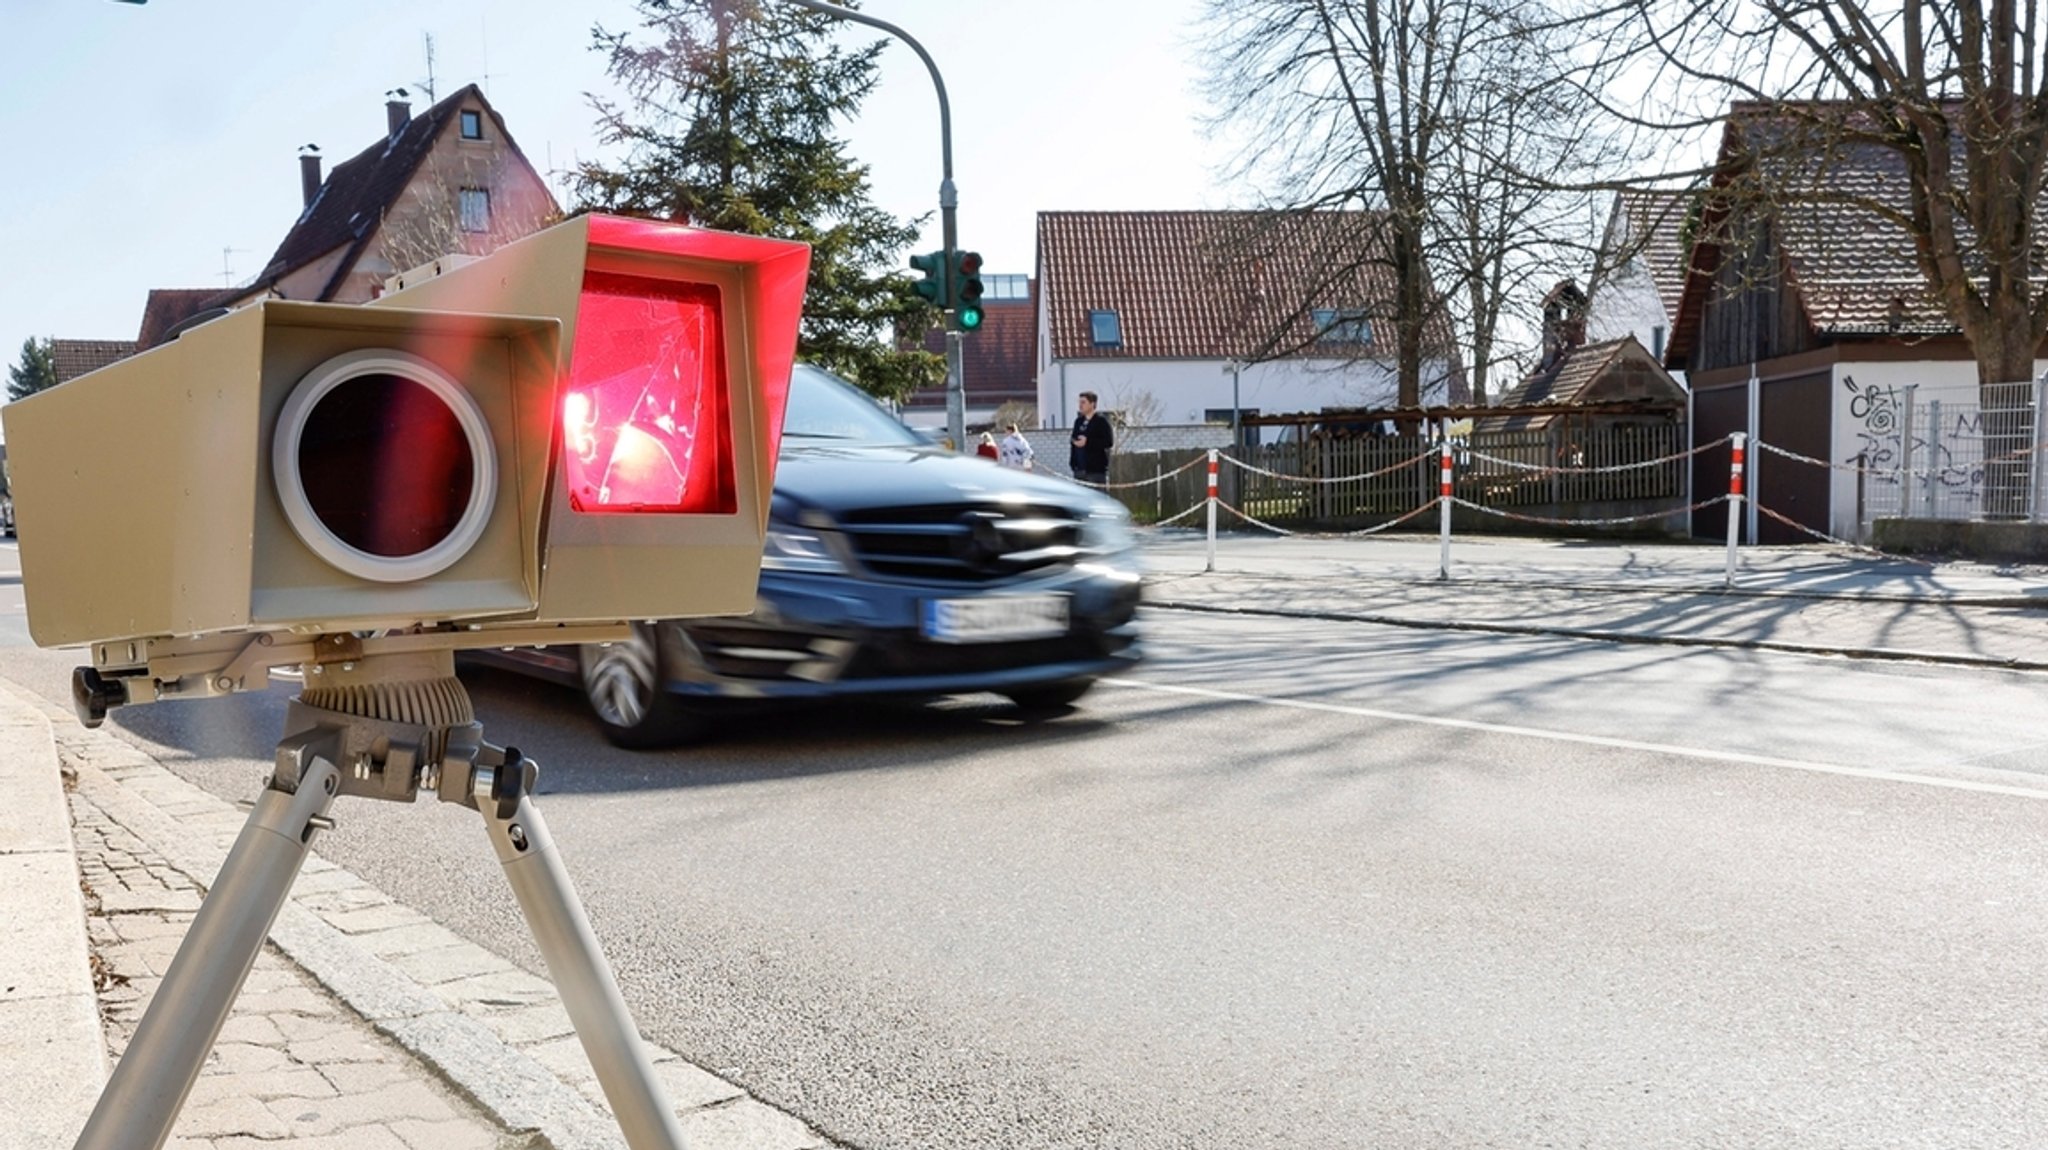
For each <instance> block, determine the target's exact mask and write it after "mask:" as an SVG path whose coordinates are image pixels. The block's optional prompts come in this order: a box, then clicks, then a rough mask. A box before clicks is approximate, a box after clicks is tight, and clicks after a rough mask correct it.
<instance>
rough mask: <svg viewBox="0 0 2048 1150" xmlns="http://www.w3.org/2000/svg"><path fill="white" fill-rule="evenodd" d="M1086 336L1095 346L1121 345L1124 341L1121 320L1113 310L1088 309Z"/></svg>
mask: <svg viewBox="0 0 2048 1150" xmlns="http://www.w3.org/2000/svg"><path fill="white" fill-rule="evenodd" d="M1088 338H1089V340H1090V341H1091V342H1093V343H1094V344H1095V346H1096V347H1122V346H1123V342H1124V325H1123V321H1122V320H1121V319H1119V318H1118V317H1117V314H1116V313H1115V312H1113V311H1090V312H1089V313H1088Z"/></svg>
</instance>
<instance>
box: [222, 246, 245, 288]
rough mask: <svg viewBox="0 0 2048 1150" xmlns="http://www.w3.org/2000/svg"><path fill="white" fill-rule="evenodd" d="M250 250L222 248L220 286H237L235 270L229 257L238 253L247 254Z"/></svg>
mask: <svg viewBox="0 0 2048 1150" xmlns="http://www.w3.org/2000/svg"><path fill="white" fill-rule="evenodd" d="M248 250H249V249H248V248H222V249H221V250H220V286H222V287H224V288H231V287H233V286H235V269H234V266H233V265H232V264H230V263H229V262H228V257H229V256H230V255H232V254H234V253H236V252H247V251H248Z"/></svg>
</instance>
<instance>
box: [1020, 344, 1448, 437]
mask: <svg viewBox="0 0 2048 1150" xmlns="http://www.w3.org/2000/svg"><path fill="white" fill-rule="evenodd" d="M1062 369H1064V370H1062ZM1448 373H1449V365H1448V364H1446V363H1445V362H1443V361H1430V362H1425V363H1424V364H1423V379H1424V380H1431V379H1435V380H1439V381H1441V380H1442V379H1444V377H1445V376H1446V375H1447V374H1448ZM1063 376H1064V379H1063V378H1062V377H1063ZM1396 383H1397V381H1396V379H1395V375H1394V372H1393V370H1392V369H1391V368H1390V367H1388V366H1387V365H1386V364H1383V363H1380V362H1376V361H1372V362H1352V361H1346V360H1289V361H1285V362H1276V363H1260V364H1253V365H1251V366H1249V367H1245V368H1243V369H1241V370H1240V371H1239V373H1238V378H1237V406H1239V407H1241V408H1243V409H1245V410H1247V411H1251V410H1257V411H1258V412H1260V413H1261V414H1264V415H1286V414H1292V413H1295V412H1312V411H1321V410H1322V409H1323V408H1326V407H1392V406H1393V405H1394V403H1395V400H1396V397H1397V391H1396ZM1084 391H1092V392H1094V393H1095V394H1096V395H1098V396H1100V397H1101V403H1102V407H1103V409H1104V410H1108V411H1116V410H1123V409H1127V408H1130V407H1132V406H1133V405H1134V404H1136V403H1138V402H1140V401H1142V400H1143V399H1144V398H1145V397H1146V396H1150V397H1151V398H1152V399H1154V400H1156V401H1157V402H1156V404H1153V405H1152V406H1153V408H1154V410H1153V414H1152V418H1151V420H1150V421H1151V422H1154V423H1200V422H1202V418H1203V415H1204V413H1205V412H1209V411H1228V410H1229V409H1230V407H1231V375H1230V372H1229V371H1227V370H1225V368H1224V362H1223V361H1221V360H1069V361H1067V362H1065V363H1064V364H1061V363H1059V362H1053V363H1051V364H1048V365H1047V367H1046V370H1045V371H1044V373H1043V374H1041V375H1040V376H1039V378H1038V416H1039V423H1040V425H1041V426H1044V427H1065V426H1067V425H1068V424H1070V423H1072V422H1073V418H1074V412H1075V404H1076V402H1077V401H1078V399H1079V396H1080V394H1081V393H1082V392H1084ZM1422 400H1423V402H1424V403H1445V402H1448V400H1449V390H1448V388H1447V386H1446V385H1445V384H1444V383H1442V382H1438V383H1437V384H1436V385H1435V386H1434V387H1431V386H1427V385H1425V387H1424V388H1423V395H1422Z"/></svg>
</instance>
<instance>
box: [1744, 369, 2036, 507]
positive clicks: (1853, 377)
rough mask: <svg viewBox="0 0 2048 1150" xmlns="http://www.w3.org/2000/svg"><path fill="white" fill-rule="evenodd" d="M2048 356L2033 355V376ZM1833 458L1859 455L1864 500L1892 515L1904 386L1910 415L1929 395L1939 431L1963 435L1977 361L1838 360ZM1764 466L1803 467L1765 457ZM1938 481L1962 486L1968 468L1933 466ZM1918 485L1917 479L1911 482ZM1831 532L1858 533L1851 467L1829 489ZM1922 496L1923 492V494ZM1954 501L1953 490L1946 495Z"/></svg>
mask: <svg viewBox="0 0 2048 1150" xmlns="http://www.w3.org/2000/svg"><path fill="white" fill-rule="evenodd" d="M2044 366H2048V360H2036V361H2035V363H2034V373H2035V376H2036V377H2037V378H2038V377H2039V375H2040V374H2041V372H2042V370H2043V368H2044ZM1833 376H1834V387H1833V409H1834V416H1833V422H1834V434H1833V437H1832V442H1833V444H1834V462H1835V463H1838V464H1843V465H1845V466H1853V465H1854V464H1855V463H1856V458H1857V456H1858V455H1859V454H1860V455H1861V456H1862V457H1863V466H1864V467H1865V468H1866V474H1865V476H1864V500H1865V504H1866V506H1868V507H1871V508H1876V509H1878V510H1881V511H1882V512H1884V513H1885V514H1887V515H1889V514H1892V513H1893V511H1894V509H1896V508H1897V507H1898V506H1899V483H1900V479H1901V474H1900V468H1901V467H1902V465H1903V462H1904V459H1903V455H1904V452H1903V449H1902V443H1903V440H1902V435H1903V433H1904V430H1905V403H1906V389H1907V388H1908V387H1911V388H1913V404H1914V406H1915V408H1916V409H1919V411H1918V415H1917V416H1916V419H1919V420H1922V421H1924V418H1925V415H1926V412H1925V408H1926V406H1927V404H1928V403H1929V402H1930V401H1939V402H1940V403H1941V404H1942V406H1943V407H1945V408H1948V409H1949V410H1948V412H1947V413H1944V415H1943V418H1942V424H1943V427H1942V435H1943V437H1944V439H1946V440H1953V439H1954V438H1955V437H1956V436H1958V435H1969V434H1971V432H1972V426H1973V424H1972V422H1971V421H1973V420H1974V419H1975V415H1976V406H1977V403H1978V391H1977V365H1976V363H1975V362H1974V361H1970V360H1944V361H1933V362H1923V363H1842V364H1836V365H1835V367H1834V370H1833ZM1913 440H1914V461H1913V463H1914V469H1915V471H1916V472H1919V473H1920V474H1922V475H1924V474H1925V473H1926V468H1927V465H1928V447H1927V445H1928V441H1929V436H1928V434H1927V429H1926V428H1925V427H1919V426H1916V427H1915V428H1914V432H1913ZM1760 462H1762V463H1763V465H1764V466H1779V467H1785V466H1803V465H1795V464H1792V463H1790V462H1788V461H1786V460H1783V459H1777V458H1773V457H1770V456H1765V457H1764V458H1763V459H1762V460H1761V461H1760ZM1937 475H1938V478H1937V481H1938V482H1943V483H1947V484H1949V485H1951V486H1955V485H1963V486H1965V487H1966V486H1968V485H1969V484H1970V483H1972V482H1973V479H1972V475H1973V471H1972V469H1971V468H1968V467H1959V468H1951V469H1947V470H1946V471H1940V472H1937ZM1915 486H1916V487H1919V484H1917V483H1916V485H1915ZM1829 496H1830V498H1829V508H1830V511H1829V516H1828V522H1829V523H1830V525H1831V526H1830V534H1833V535H1836V536H1838V537H1840V538H1843V539H1855V538H1858V532H1859V531H1860V530H1861V524H1860V523H1858V521H1857V503H1856V473H1855V472H1854V471H1849V470H1841V469H1838V470H1836V471H1835V473H1834V485H1833V488H1832V490H1831V491H1830V493H1829ZM1923 497H1924V494H1923ZM1948 501H1949V502H1950V504H1951V505H1952V504H1953V496H1951V497H1949V500H1948Z"/></svg>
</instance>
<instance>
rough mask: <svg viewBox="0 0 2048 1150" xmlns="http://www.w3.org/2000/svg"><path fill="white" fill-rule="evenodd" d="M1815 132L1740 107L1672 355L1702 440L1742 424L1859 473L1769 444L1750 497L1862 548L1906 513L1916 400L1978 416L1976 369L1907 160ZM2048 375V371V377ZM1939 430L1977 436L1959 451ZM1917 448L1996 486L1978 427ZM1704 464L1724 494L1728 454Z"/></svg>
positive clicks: (1707, 485)
mask: <svg viewBox="0 0 2048 1150" xmlns="http://www.w3.org/2000/svg"><path fill="white" fill-rule="evenodd" d="M1810 122H1811V121H1810V120H1809V119H1806V118H1802V119H1799V120H1794V119H1792V118H1790V117H1787V116H1784V115H1782V114H1778V113H1775V112H1773V111H1772V110H1771V109H1770V108H1769V107H1767V106H1764V105H1757V104H1737V105H1735V106H1734V107H1733V108H1732V109H1731V111H1730V114H1729V116H1728V118H1727V120H1726V122H1725V124H1724V127H1723V133H1722V140H1721V147H1720V154H1719V159H1718V162H1717V168H1716V172H1715V175H1714V177H1713V180H1712V181H1711V183H1710V185H1709V188H1708V190H1707V194H1706V195H1705V197H1704V199H1703V201H1702V207H1701V210H1700V212H1699V218H1698V221H1697V224H1696V232H1695V235H1696V238H1695V242H1694V244H1693V246H1692V248H1691V250H1690V251H1689V253H1688V260H1687V275H1686V277H1685V278H1684V280H1683V287H1682V291H1681V294H1680V298H1679V305H1678V310H1677V312H1676V315H1675V317H1674V320H1673V326H1672V333H1671V341H1670V344H1669V346H1668V347H1667V348H1666V354H1665V361H1666V363H1667V364H1668V365H1670V366H1672V367H1674V368H1677V369H1682V370H1684V371H1685V372H1686V374H1687V377H1688V381H1689V383H1690V385H1691V388H1692V396H1693V442H1694V443H1695V444H1696V445H1704V444H1707V443H1713V442H1718V441H1721V440H1725V439H1726V438H1727V437H1728V435H1729V433H1730V432H1734V431H1742V432H1745V433H1747V434H1749V435H1751V436H1752V437H1754V438H1760V439H1761V440H1762V441H1763V442H1764V443H1766V444H1768V445H1770V446H1772V447H1775V448H1780V449H1783V450H1786V451H1791V452H1796V453H1798V454H1801V455H1804V456H1807V457H1809V458H1812V459H1819V460H1826V461H1828V462H1830V463H1832V464H1836V465H1842V466H1840V467H1837V468H1832V469H1831V468H1824V467H1821V466H1818V465H1813V464H1804V463H1797V462H1794V461H1791V460H1788V459H1786V458H1784V457H1782V456H1779V455H1776V454H1774V453H1772V452H1769V451H1756V450H1752V451H1751V453H1750V459H1751V466H1752V467H1753V469H1754V470H1753V472H1752V475H1751V479H1750V492H1751V494H1752V496H1753V497H1754V500H1755V502H1756V503H1757V504H1758V505H1760V506H1761V507H1762V508H1767V509H1769V510H1770V511H1774V512H1776V513H1777V514H1779V515H1783V516H1785V517H1786V518H1788V519H1790V520H1791V521H1792V522H1793V523H1796V524H1799V525H1800V526H1802V527H1805V528H1807V529H1810V530H1813V531H1824V532H1826V533H1828V534H1830V535H1834V536H1837V537H1840V538H1851V539H1853V538H1858V537H1860V533H1861V531H1862V529H1863V524H1864V521H1865V520H1866V519H1868V518H1870V517H1871V516H1872V515H1873V514H1875V513H1877V512H1876V511H1874V510H1873V509H1884V510H1883V511H1882V513H1884V514H1892V513H1895V510H1896V508H1897V507H1898V506H1899V503H1900V499H1901V494H1902V493H1901V491H1900V490H1899V486H1900V483H1901V477H1900V475H1899V474H1897V473H1896V472H1894V471H1890V470H1887V469H1895V468H1898V466H1899V464H1900V462H1901V460H1902V458H1903V456H1904V454H1905V447H1906V444H1905V442H1904V439H1903V430H1904V428H1903V425H1904V422H1905V421H1904V418H1903V409H1904V407H1905V406H1906V404H1907V402H1908V397H1909V396H1913V397H1916V402H1917V403H1918V404H1920V405H1924V404H1926V403H1927V402H1928V401H1929V400H1942V401H1945V402H1947V403H1949V404H1950V405H1951V408H1950V410H1951V412H1952V413H1959V412H1960V411H1961V410H1962V409H1963V408H1966V407H1967V408H1969V409H1972V410H1974V407H1975V405H1976V403H1977V402H1978V399H1979V390H1978V383H1977V365H1976V361H1975V358H1974V357H1973V355H1972V353H1971V349H1970V346H1969V344H1968V342H1967V341H1966V340H1965V339H1964V337H1963V335H1962V332H1961V331H1960V329H1959V328H1958V326H1957V325H1956V324H1955V323H1954V322H1953V321H1952V320H1950V319H1949V318H1948V314H1947V312H1946V310H1945V309H1944V308H1943V306H1942V305H1941V302H1940V301H1939V300H1937V299H1935V298H1934V297H1933V296H1932V294H1931V293H1930V291H1929V289H1928V287H1927V284H1926V281H1925V279H1924V278H1923V277H1922V274H1921V272H1920V269H1919V265H1918V262H1917V256H1916V250H1915V245H1914V239H1913V236H1912V235H1911V234H1910V233H1909V232H1908V231H1907V230H1906V228H1905V226H1904V225H1903V224H1901V223H1900V222H1899V220H1900V219H1904V218H1909V217H1910V215H1911V204H1910V202H1909V200H1908V194H1909V179H1908V173H1907V170H1906V165H1905V160H1904V158H1903V157H1902V156H1901V155H1899V153H1897V152H1896V151H1893V150H1892V149H1890V148H1887V147H1883V146H1880V145H1877V144H1873V143H1868V142H1862V141H1859V140H1857V139H1856V138H1854V137H1853V136H1844V135H1841V134H1821V133H1817V132H1813V131H1811V130H1810V129H1809V127H1808V125H1809V124H1810ZM1956 143H1957V147H1958V148H1961V147H1964V146H1966V145H1965V144H1964V142H1963V141H1961V140H1960V139H1958V140H1957V141H1956ZM2043 206H2044V207H2048V204H2044V205H2043ZM2044 367H2048V362H2044V361H2041V360H2037V361H2036V363H2035V367H2034V371H2035V373H2036V374H2037V376H2038V374H2039V373H2040V372H2041V371H2042V370H2043V369H2044ZM1936 430H1939V431H1940V433H1941V434H1942V435H1944V436H1945V435H1948V434H1949V433H1952V432H1956V431H1959V430H1960V431H1962V432H1963V433H1964V434H1962V435H1960V436H1957V437H1956V438H1955V439H1954V441H1953V442H1954V443H1955V447H1954V449H1953V453H1952V452H1951V449H1950V448H1948V447H1943V446H1942V442H1943V441H1942V440H1941V439H1940V438H1937V437H1935V436H1934V432H1935V431H1936ZM1923 433H1925V434H1923ZM1915 439H1916V443H1915V444H1914V450H1915V452H1916V454H1918V455H1919V456H1920V460H1919V462H1920V466H1921V467H1922V469H1923V473H1925V471H1926V470H1927V458H1928V452H1929V451H1930V448H1929V446H1928V444H1927V443H1926V442H1918V441H1923V440H1932V442H1933V448H1934V449H1938V450H1939V453H1940V454H1941V455H1942V456H1943V458H1941V459H1936V460H1935V464H1936V469H1937V470H1938V471H1939V472H1940V473H1941V474H1943V475H1947V476H1951V477H1953V478H1955V479H1956V481H1957V482H1959V483H1962V484H1965V485H1968V484H1972V483H1980V482H1981V479H1982V471H1983V469H1982V468H1981V467H1976V468H1974V469H1973V468H1972V467H1970V466H1969V460H1968V459H1966V458H1964V457H1963V454H1962V453H1973V452H1976V451H1978V450H1980V448H1981V444H1980V443H1979V442H1978V441H1977V439H1976V437H1975V436H1974V433H1972V432H1970V429H1968V428H1960V429H1959V428H1944V429H1929V428H1925V427H1923V428H1921V429H1919V431H1918V432H1916V435H1915ZM1696 459H1697V460H1698V462H1697V463H1696V465H1695V480H1694V486H1695V490H1702V491H1706V490H1716V489H1717V488H1716V487H1715V486H1714V485H1715V484H1725V482H1726V475H1725V470H1726V469H1725V464H1726V456H1725V454H1724V455H1721V456H1719V457H1718V458H1713V457H1710V455H1709V454H1705V453H1703V454H1702V455H1700V456H1697V457H1696ZM1858 461H1861V464H1862V466H1864V467H1866V468H1871V469H1874V470H1873V471H1871V472H1870V473H1868V474H1867V475H1866V476H1865V477H1864V478H1865V482H1864V484H1863V486H1862V489H1861V490H1860V491H1859V487H1858V484H1857V475H1856V474H1855V472H1854V471H1853V470H1850V469H1848V465H1851V464H1855V463H1857V462H1858ZM1716 468H1720V469H1721V471H1720V473H1719V474H1718V475H1717V474H1716V473H1715V469H1716ZM1950 494H1951V495H1957V494H1961V495H1962V496H1965V497H1969V496H1970V493H1969V492H1961V493H1955V492H1951V493H1950ZM1753 514H1754V513H1753ZM1694 527H1695V531H1696V532H1697V533H1700V534H1704V535H1708V536H1713V537H1718V536H1719V535H1721V534H1722V533H1723V532H1725V530H1726V520H1725V519H1724V518H1722V511H1721V509H1720V508H1718V507H1717V508H1712V509H1709V510H1708V511H1707V512H1705V513H1703V514H1702V515H1700V516H1699V517H1697V518H1696V519H1695V523H1694ZM1755 528H1756V529H1755V532H1754V534H1755V537H1756V538H1757V539H1758V540H1759V541H1762V542H1767V543H1775V542H1809V541H1811V536H1809V535H1807V534H1806V533H1805V532H1804V531H1801V530H1800V529H1799V528H1798V527H1793V526H1790V525H1787V524H1785V523H1781V522H1778V521H1777V520H1775V519H1773V518H1771V517H1770V516H1768V515H1760V516H1759V517H1758V518H1757V519H1756V520H1755ZM1747 532H1748V528H1747V527H1745V533H1746V534H1747Z"/></svg>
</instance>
